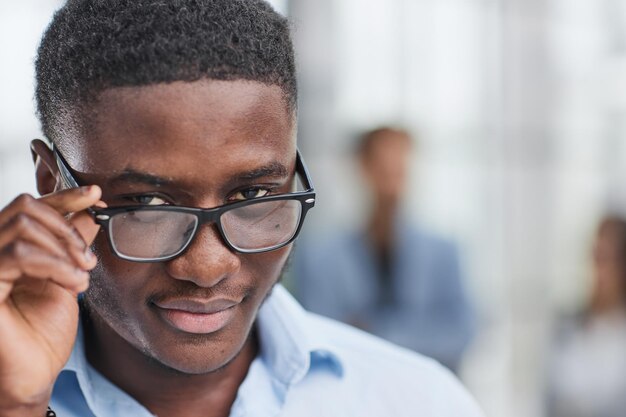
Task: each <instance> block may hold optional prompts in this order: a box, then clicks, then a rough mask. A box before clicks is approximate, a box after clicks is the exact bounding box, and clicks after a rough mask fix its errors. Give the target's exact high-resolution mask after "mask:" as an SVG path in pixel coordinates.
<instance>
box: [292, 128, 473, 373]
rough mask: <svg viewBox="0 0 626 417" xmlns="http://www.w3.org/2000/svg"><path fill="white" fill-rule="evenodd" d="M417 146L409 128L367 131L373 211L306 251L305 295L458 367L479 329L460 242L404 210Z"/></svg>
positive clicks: (363, 142)
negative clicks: (466, 284)
mask: <svg viewBox="0 0 626 417" xmlns="http://www.w3.org/2000/svg"><path fill="white" fill-rule="evenodd" d="M412 147H413V143H412V139H411V137H410V136H409V133H408V132H406V131H405V130H401V129H395V128H390V127H382V128H378V129H375V130H371V131H368V132H365V133H364V134H362V136H361V137H360V138H359V141H358V143H357V146H356V157H357V160H358V165H359V168H360V170H361V174H362V178H363V180H364V183H365V184H366V186H367V189H368V190H369V199H368V200H369V203H368V207H367V208H366V211H367V212H368V213H369V215H368V217H367V219H366V222H365V224H364V225H362V227H361V228H359V229H356V230H341V231H337V232H336V233H333V234H331V235H330V236H327V237H324V238H321V239H317V240H311V241H309V242H308V243H303V244H301V245H300V246H299V247H298V251H297V254H296V257H295V262H294V272H293V276H294V279H295V289H296V294H297V297H298V298H299V299H300V301H301V302H302V303H303V305H304V306H305V307H306V308H307V309H309V310H311V311H313V312H316V313H319V314H323V315H326V316H330V317H333V318H335V319H338V320H342V321H344V322H346V323H349V324H352V325H355V326H357V327H360V328H362V329H363V330H365V331H368V332H371V333H374V334H376V335H378V336H381V337H383V338H385V339H387V340H390V341H393V342H394V343H397V344H400V345H402V346H404V347H407V348H410V349H413V350H415V351H418V352H420V353H422V354H425V355H427V356H430V357H433V358H435V359H437V360H438V361H440V362H441V363H443V364H444V365H446V366H448V367H449V368H450V369H452V370H456V369H458V365H459V363H460V361H461V358H462V355H463V351H464V349H465V347H466V346H467V344H468V343H469V341H470V339H471V337H472V334H473V331H474V315H473V311H472V308H471V307H470V303H469V301H468V298H467V296H466V293H465V290H464V288H463V282H462V274H461V269H460V265H459V257H458V255H457V250H456V247H455V245H453V244H452V243H451V242H449V241H447V240H445V239H443V238H441V237H439V236H437V235H436V234H433V233H430V232H429V231H427V230H426V229H425V228H423V227H421V226H416V225H414V224H413V222H412V220H411V219H410V218H409V216H408V215H407V214H406V213H404V212H403V210H402V209H403V202H404V201H405V199H406V195H407V193H410V192H411V191H410V189H409V188H408V187H407V180H408V175H409V169H410V166H409V163H410V159H409V158H410V155H411V151H412Z"/></svg>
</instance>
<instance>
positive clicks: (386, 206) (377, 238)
mask: <svg viewBox="0 0 626 417" xmlns="http://www.w3.org/2000/svg"><path fill="white" fill-rule="evenodd" d="M397 210H398V205H397V204H396V202H394V201H390V200H384V199H377V200H376V203H375V205H374V209H373V211H372V215H371V216H370V220H369V223H368V235H369V237H370V239H371V241H372V242H373V244H374V246H375V247H377V248H378V249H379V250H385V249H388V248H389V247H390V246H391V245H392V244H393V240H394V228H395V219H396V216H397Z"/></svg>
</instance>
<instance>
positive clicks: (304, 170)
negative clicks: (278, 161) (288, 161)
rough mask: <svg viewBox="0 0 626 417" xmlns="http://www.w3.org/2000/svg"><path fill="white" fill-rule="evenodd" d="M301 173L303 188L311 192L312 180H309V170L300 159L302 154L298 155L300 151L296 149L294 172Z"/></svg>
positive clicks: (312, 187)
mask: <svg viewBox="0 0 626 417" xmlns="http://www.w3.org/2000/svg"><path fill="white" fill-rule="evenodd" d="M298 171H302V173H303V174H304V175H303V180H304V181H303V182H304V183H303V184H302V185H303V186H304V188H305V189H306V190H307V191H313V189H314V186H313V180H312V179H311V175H310V174H309V170H308V169H307V167H306V164H305V163H304V160H303V159H302V154H301V153H300V149H296V172H298Z"/></svg>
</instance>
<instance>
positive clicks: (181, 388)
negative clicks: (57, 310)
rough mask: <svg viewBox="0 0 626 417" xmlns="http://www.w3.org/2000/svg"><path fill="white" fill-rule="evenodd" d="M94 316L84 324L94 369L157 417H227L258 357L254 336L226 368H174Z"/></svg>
mask: <svg viewBox="0 0 626 417" xmlns="http://www.w3.org/2000/svg"><path fill="white" fill-rule="evenodd" d="M92 316H96V314H91V315H90V317H89V318H88V319H86V320H84V321H83V323H84V328H85V343H86V354H87V360H88V361H89V363H90V364H91V365H92V366H93V367H94V368H95V369H97V370H98V372H100V373H101V374H102V375H104V376H105V377H106V378H107V379H109V380H110V381H111V382H112V383H114V384H115V385H117V386H118V387H119V388H121V389H122V390H123V391H125V392H126V393H128V394H129V395H130V396H132V397H133V398H134V399H135V400H137V401H138V402H139V403H141V404H142V405H143V406H144V407H146V408H147V409H148V410H150V412H151V413H153V414H155V415H164V416H165V415H166V416H190V417H192V416H203V417H224V416H228V415H229V414H230V409H231V406H232V404H233V402H234V401H235V397H236V395H237V390H238V389H239V386H240V385H241V383H242V382H243V380H244V378H245V376H246V374H247V372H248V368H249V367H250V364H251V363H252V360H253V359H254V357H255V356H256V354H257V351H258V346H257V341H256V337H255V336H254V335H253V334H251V336H250V337H249V339H248V340H247V341H246V343H245V345H244V347H243V349H242V350H241V351H240V352H239V354H238V355H237V356H236V357H235V358H234V359H233V360H232V361H231V362H229V363H228V364H226V365H225V366H224V367H222V368H220V369H218V370H216V371H213V372H210V373H207V374H199V375H190V374H185V373H182V372H180V371H177V370H175V369H172V368H169V367H167V366H165V365H163V364H161V363H159V362H158V361H156V360H154V359H153V358H151V357H148V356H146V355H145V354H144V353H143V352H141V351H140V350H138V349H137V348H136V347H134V346H132V345H130V344H129V343H128V342H127V341H126V340H124V339H123V338H122V337H120V336H119V335H118V334H117V333H116V332H114V331H113V330H112V329H111V328H110V327H109V326H108V325H107V324H106V323H105V322H104V321H103V320H102V319H100V318H98V317H92Z"/></svg>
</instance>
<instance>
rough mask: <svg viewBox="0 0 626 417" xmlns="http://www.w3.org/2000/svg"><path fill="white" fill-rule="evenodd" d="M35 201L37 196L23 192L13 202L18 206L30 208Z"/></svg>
mask: <svg viewBox="0 0 626 417" xmlns="http://www.w3.org/2000/svg"><path fill="white" fill-rule="evenodd" d="M34 201H35V198H34V197H33V196H32V195H30V194H27V193H23V194H20V195H18V196H17V197H15V199H14V200H13V204H14V205H15V206H17V207H18V208H19V207H22V208H28V207H30V206H32V204H33V203H34Z"/></svg>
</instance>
